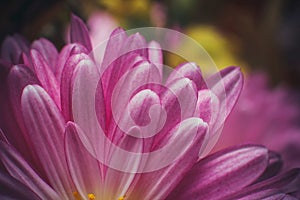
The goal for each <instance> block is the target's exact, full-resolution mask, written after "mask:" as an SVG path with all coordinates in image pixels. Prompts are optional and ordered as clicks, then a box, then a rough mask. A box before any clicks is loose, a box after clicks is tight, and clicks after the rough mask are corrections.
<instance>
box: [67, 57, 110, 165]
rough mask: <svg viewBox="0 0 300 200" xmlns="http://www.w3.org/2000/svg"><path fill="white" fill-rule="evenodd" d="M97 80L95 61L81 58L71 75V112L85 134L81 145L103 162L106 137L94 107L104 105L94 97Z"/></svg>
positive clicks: (98, 79)
mask: <svg viewBox="0 0 300 200" xmlns="http://www.w3.org/2000/svg"><path fill="white" fill-rule="evenodd" d="M98 82H100V74H99V72H98V68H97V67H96V65H95V63H94V62H93V61H92V60H91V59H83V60H81V61H80V62H79V63H78V64H77V66H76V70H75V72H74V74H73V76H72V112H73V118H74V122H75V123H76V124H77V125H78V126H79V127H80V128H81V129H82V130H83V132H84V133H85V134H86V138H85V139H84V138H81V141H82V142H83V145H84V146H85V148H87V150H88V151H89V153H90V154H91V155H93V156H94V157H95V158H97V159H98V160H99V161H102V162H103V161H104V157H105V143H104V142H105V140H104V139H105V138H106V137H105V133H104V130H103V127H102V124H101V121H98V118H97V113H96V112H98V111H96V110H95V108H96V107H97V106H99V107H101V108H102V110H103V109H105V108H104V106H105V105H104V102H103V101H100V100H99V101H98V99H97V98H96V91H97V92H101V90H100V89H99V87H98V88H97V85H98ZM100 88H101V87H100ZM97 95H100V94H97ZM100 99H101V98H100ZM96 100H97V101H96ZM96 104H100V105H96ZM101 104H102V105H101ZM100 115H101V114H100ZM101 170H102V169H101Z"/></svg>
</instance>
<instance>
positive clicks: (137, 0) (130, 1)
mask: <svg viewBox="0 0 300 200" xmlns="http://www.w3.org/2000/svg"><path fill="white" fill-rule="evenodd" d="M98 2H99V4H101V5H103V6H104V7H105V8H106V9H107V10H109V11H111V12H112V13H114V14H115V15H117V16H120V17H122V16H133V15H134V16H144V15H148V13H149V10H150V1H149V0H127V1H123V0H98Z"/></svg>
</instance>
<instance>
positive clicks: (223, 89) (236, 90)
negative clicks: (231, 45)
mask: <svg viewBox="0 0 300 200" xmlns="http://www.w3.org/2000/svg"><path fill="white" fill-rule="evenodd" d="M220 78H221V79H220ZM207 82H208V86H209V87H210V89H211V91H212V92H213V93H214V94H215V95H216V96H217V97H218V98H219V100H220V113H223V114H222V115H220V116H219V120H218V121H220V122H218V124H217V125H216V128H215V129H218V128H219V127H220V126H221V125H222V124H223V123H224V121H225V119H226V118H227V116H228V115H229V114H230V112H231V110H232V109H233V107H234V105H235V104H236V102H237V99H238V97H239V95H240V93H241V90H242V87H243V75H242V73H241V71H240V68H239V67H227V68H225V69H223V70H221V71H220V74H219V73H217V74H215V75H213V76H212V77H210V78H209V79H208V81H207Z"/></svg>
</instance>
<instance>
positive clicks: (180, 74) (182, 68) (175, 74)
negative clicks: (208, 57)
mask: <svg viewBox="0 0 300 200" xmlns="http://www.w3.org/2000/svg"><path fill="white" fill-rule="evenodd" d="M179 78H188V79H190V80H192V81H193V82H194V83H195V85H196V87H197V89H198V90H200V89H202V88H204V87H205V83H204V80H203V78H202V73H201V70H200V68H199V67H198V66H197V65H196V63H192V62H189V63H183V64H181V65H179V66H178V67H176V68H175V70H174V71H172V73H171V74H170V76H169V77H168V80H167V84H168V83H170V82H172V81H174V80H176V79H179Z"/></svg>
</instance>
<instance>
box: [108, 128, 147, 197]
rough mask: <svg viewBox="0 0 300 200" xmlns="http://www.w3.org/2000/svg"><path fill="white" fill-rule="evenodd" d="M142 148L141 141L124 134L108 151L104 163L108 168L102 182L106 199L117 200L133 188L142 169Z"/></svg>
mask: <svg viewBox="0 0 300 200" xmlns="http://www.w3.org/2000/svg"><path fill="white" fill-rule="evenodd" d="M136 131H138V130H136ZM111 145H114V144H111ZM143 146H144V145H143V140H138V139H137V138H134V137H132V136H130V135H127V134H125V135H124V136H123V137H122V138H121V139H120V140H119V141H118V144H117V146H114V147H113V148H112V147H111V148H110V149H109V150H110V152H109V156H108V160H107V163H106V164H107V165H108V166H109V167H108V168H107V171H106V174H105V182H104V183H105V185H104V191H105V192H106V194H105V195H104V196H105V197H106V198H108V199H118V198H120V197H122V196H125V195H126V194H127V192H128V190H129V189H132V188H134V186H135V184H136V183H137V179H138V178H139V177H140V176H141V174H139V173H138V172H139V170H140V168H141V167H142V166H141V165H142V158H143Z"/></svg>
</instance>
